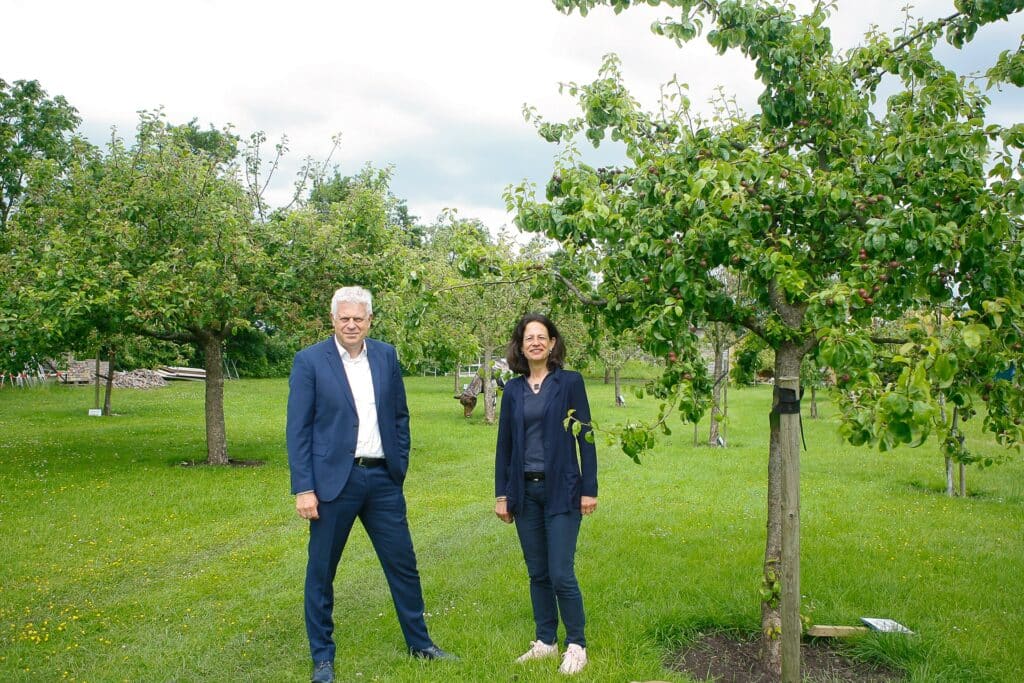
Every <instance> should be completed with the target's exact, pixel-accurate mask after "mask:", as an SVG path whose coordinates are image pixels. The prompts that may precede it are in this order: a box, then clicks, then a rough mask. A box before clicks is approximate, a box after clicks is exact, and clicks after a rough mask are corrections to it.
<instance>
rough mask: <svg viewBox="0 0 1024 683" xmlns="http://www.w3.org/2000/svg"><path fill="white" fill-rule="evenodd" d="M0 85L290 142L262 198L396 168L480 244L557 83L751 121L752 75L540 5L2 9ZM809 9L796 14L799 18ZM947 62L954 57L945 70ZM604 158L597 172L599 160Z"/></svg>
mask: <svg viewBox="0 0 1024 683" xmlns="http://www.w3.org/2000/svg"><path fill="white" fill-rule="evenodd" d="M3 4H4V9H3V11H2V16H3V22H4V27H3V29H2V30H0V78H3V79H4V80H7V81H8V82H10V81H14V80H18V79H36V80H39V81H40V82H41V83H42V85H43V87H44V88H45V89H46V90H47V92H48V93H49V94H50V95H63V96H64V97H65V98H67V100H68V101H69V102H70V103H71V104H72V105H73V106H75V107H76V108H77V109H78V111H79V113H80V114H81V116H82V119H83V123H82V130H83V132H84V133H85V134H86V135H87V136H88V137H89V138H90V139H91V140H93V142H95V143H97V144H100V143H102V142H103V141H104V140H106V139H108V138H109V135H110V130H111V127H116V128H117V129H118V131H119V133H120V134H121V135H123V136H125V137H131V136H132V134H133V131H134V127H135V124H136V122H137V120H138V117H137V113H136V112H137V111H139V110H142V109H156V108H158V107H163V108H164V110H165V111H166V113H167V116H168V118H169V120H170V121H171V122H172V123H184V122H187V121H189V120H192V119H193V118H197V119H198V120H199V123H200V125H202V126H203V127H206V126H208V125H209V124H214V125H215V126H218V127H220V126H222V125H224V124H232V125H233V126H234V127H235V129H236V131H237V132H239V133H241V134H243V135H248V134H249V133H251V132H253V131H256V130H262V131H264V132H265V133H266V134H267V137H268V140H269V141H270V142H271V143H273V142H275V141H277V140H278V139H279V138H280V136H281V135H282V134H285V135H287V136H288V139H289V147H290V150H291V151H290V153H289V156H288V157H287V160H286V161H287V164H286V166H285V170H284V172H283V173H282V174H280V175H279V177H278V182H277V183H276V184H275V187H274V191H273V193H272V194H271V195H270V200H271V202H272V203H275V202H279V201H283V200H284V198H285V197H286V195H287V193H288V188H289V187H290V185H291V182H292V181H293V179H294V171H295V168H296V167H297V165H298V164H299V163H300V162H301V160H302V159H303V158H304V157H306V156H309V155H312V156H314V157H318V158H323V157H324V156H325V155H326V154H327V153H328V151H329V149H330V146H331V142H330V141H331V137H332V135H333V134H335V133H341V134H342V145H341V148H340V149H339V150H338V152H336V153H335V156H334V160H335V161H336V162H337V163H338V165H339V168H340V170H341V172H342V173H344V174H349V173H354V172H356V171H357V170H358V169H359V168H361V167H362V166H363V165H364V164H366V163H367V162H369V163H372V164H373V165H374V166H378V167H381V166H385V165H393V167H394V179H393V183H392V189H393V191H394V193H395V194H396V195H397V196H399V197H402V198H405V199H407V200H408V203H409V208H410V210H411V212H412V213H413V214H414V215H417V216H419V217H420V219H421V220H422V221H424V222H430V221H432V220H434V218H436V217H437V215H438V214H439V213H440V211H441V210H442V209H444V208H446V207H450V208H455V209H457V210H458V212H459V214H460V215H461V216H464V217H476V218H479V219H481V220H483V221H484V222H485V223H486V224H487V225H488V226H489V227H491V228H492V229H497V228H499V227H501V226H502V225H503V224H506V223H508V222H509V217H508V216H507V215H506V213H505V209H504V203H503V201H502V199H501V193H502V190H503V189H504V187H505V186H506V185H508V184H510V183H517V182H519V181H521V180H522V179H523V178H527V179H529V180H532V181H534V182H539V183H543V182H544V181H545V180H546V178H547V177H548V176H549V175H550V172H551V163H552V158H553V154H554V151H555V150H554V148H553V147H552V146H551V145H549V144H547V143H544V142H543V141H541V140H540V139H539V138H538V137H537V135H536V133H535V131H534V130H533V128H532V127H531V126H530V125H529V124H528V123H526V122H525V121H524V120H523V116H522V107H523V105H524V104H530V105H532V106H535V107H536V108H537V109H538V110H539V112H540V113H541V114H542V115H543V116H544V117H545V118H547V119H549V120H558V119H564V118H566V117H568V116H571V115H573V114H575V113H576V110H575V108H574V104H573V102H572V101H571V100H570V99H569V98H568V97H563V96H561V95H559V93H558V83H559V82H564V81H577V82H589V81H590V80H593V79H594V77H595V76H596V73H597V69H598V67H599V66H600V63H601V59H602V56H603V55H604V54H606V53H608V52H616V53H617V54H618V55H619V56H620V57H621V59H622V63H623V71H624V74H625V78H626V82H627V85H628V87H629V88H630V89H631V91H632V92H633V94H634V96H636V97H637V98H638V99H640V100H641V101H642V102H644V103H645V104H646V105H648V106H653V105H654V103H655V102H656V99H657V94H658V86H659V84H661V83H664V82H666V81H668V80H669V79H671V78H672V77H673V75H677V76H678V78H679V80H681V81H683V82H685V83H688V84H689V86H690V94H691V98H692V101H693V102H694V104H695V105H699V106H701V107H702V108H706V107H705V105H704V103H705V102H706V101H707V100H708V99H709V98H710V97H711V96H712V95H713V93H714V89H715V88H716V87H717V86H722V87H723V88H724V89H725V91H726V92H727V93H730V94H733V95H735V96H736V97H737V99H738V100H739V101H740V102H741V104H742V103H745V104H747V105H748V110H749V109H752V108H753V107H752V103H753V101H754V99H755V98H756V95H757V88H756V84H755V83H754V82H753V80H752V78H751V74H752V67H751V65H750V63H748V62H745V61H744V60H743V59H742V57H740V56H738V55H737V54H735V53H730V54H727V55H725V56H718V55H716V54H715V53H714V52H713V51H712V50H711V49H710V48H709V47H708V46H707V44H706V42H704V40H703V39H702V38H700V39H697V40H696V41H694V42H693V43H691V44H690V45H688V46H686V47H685V48H683V49H679V48H677V47H676V46H675V44H674V43H672V42H671V41H669V40H667V39H665V38H660V37H658V36H654V35H653V34H651V33H650V30H649V26H650V24H651V21H652V20H653V19H655V18H659V17H662V16H665V15H666V14H667V13H668V9H669V8H648V7H643V8H635V9H631V10H629V11H627V12H625V13H623V14H621V15H618V16H616V15H614V14H613V13H612V12H611V11H608V10H607V9H606V8H599V9H598V10H595V11H593V12H591V14H590V15H588V16H587V17H586V18H582V17H580V16H579V15H578V14H574V15H572V16H565V15H563V14H560V13H559V12H557V11H556V10H555V9H554V7H553V5H552V4H551V2H550V0H434V1H433V2H427V1H426V0H359V1H358V2H355V1H352V0H333V1H328V0H291V1H290V2H283V1H281V0H277V1H275V2H267V1H264V0H247V1H245V2H243V1H241V0H237V1H236V0H177V1H176V2H161V3H156V2H147V1H146V0H123V1H108V0H92V1H91V2H83V1H82V0H4V3H3ZM805 4H806V3H805ZM904 4H906V3H905V2H903V1H902V0H840V2H839V13H838V14H837V15H836V16H835V17H833V19H832V20H831V22H830V27H831V28H832V31H833V37H834V41H835V43H836V44H838V45H841V46H846V47H848V46H852V45H854V44H856V43H857V42H859V38H860V36H862V35H863V33H864V31H865V30H867V28H868V27H869V26H870V25H871V24H872V23H876V24H878V25H879V26H880V27H881V28H882V29H889V28H892V27H893V26H896V25H898V24H902V15H901V13H900V11H899V9H898V8H899V7H900V6H901V5H904ZM914 4H915V6H916V9H915V14H917V15H919V16H924V17H929V18H931V17H937V16H944V15H947V14H949V13H951V12H952V4H953V3H952V0H919V1H918V2H916V3H914ZM1022 32H1024V18H1022V17H1020V16H1017V17H1015V18H1014V20H1013V21H1012V22H1011V23H1009V24H1007V23H1002V24H1000V25H997V26H993V27H990V28H988V29H987V30H985V31H984V32H983V33H982V34H981V36H980V40H977V41H976V45H974V46H973V47H972V48H971V49H969V50H967V51H966V52H964V53H955V51H953V50H951V49H949V48H947V50H946V53H948V54H950V55H953V59H955V61H956V65H957V68H958V70H960V71H961V72H963V73H969V72H971V71H974V70H978V69H982V68H984V67H986V66H988V65H989V64H991V62H992V60H993V57H994V55H995V54H997V53H998V51H999V50H1002V49H1006V48H1009V47H1015V46H1016V45H1017V43H1018V41H1019V40H1020V36H1021V33H1022ZM954 53H955V54H954ZM1011 90H1012V92H1007V93H1002V94H999V93H997V94H996V95H995V96H994V106H993V109H992V116H993V118H994V119H995V120H998V121H1000V122H1003V123H1006V122H1009V121H1011V120H1015V121H1020V120H1021V115H1020V112H1021V111H1024V98H1022V97H1021V93H1020V92H1019V91H1016V90H1014V89H1012V88H1011ZM609 155H614V151H613V150H605V151H603V152H601V153H600V155H599V156H595V157H594V160H595V161H600V160H603V159H608V158H611V157H610V156H609Z"/></svg>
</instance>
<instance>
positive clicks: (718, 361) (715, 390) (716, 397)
mask: <svg viewBox="0 0 1024 683" xmlns="http://www.w3.org/2000/svg"><path fill="white" fill-rule="evenodd" d="M724 347H725V345H724V344H723V343H722V337H721V335H719V334H716V335H715V370H714V375H713V376H712V378H711V379H712V381H713V382H714V384H713V385H711V431H710V432H709V433H708V445H709V446H711V447H712V448H718V447H719V446H723V445H725V444H724V443H722V442H721V434H720V433H719V432H720V428H719V421H720V420H721V416H722V412H721V407H722V382H724V381H725V376H724V373H725V372H726V369H725V363H726V361H725V348H724Z"/></svg>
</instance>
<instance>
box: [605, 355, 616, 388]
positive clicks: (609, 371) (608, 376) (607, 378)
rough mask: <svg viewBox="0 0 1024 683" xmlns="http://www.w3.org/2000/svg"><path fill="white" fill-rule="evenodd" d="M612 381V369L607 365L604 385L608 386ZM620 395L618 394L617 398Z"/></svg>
mask: <svg viewBox="0 0 1024 683" xmlns="http://www.w3.org/2000/svg"><path fill="white" fill-rule="evenodd" d="M611 380H612V368H611V366H610V365H608V364H607V363H605V365H604V383H605V384H608V383H609V382H611ZM617 395H618V394H616V396H617Z"/></svg>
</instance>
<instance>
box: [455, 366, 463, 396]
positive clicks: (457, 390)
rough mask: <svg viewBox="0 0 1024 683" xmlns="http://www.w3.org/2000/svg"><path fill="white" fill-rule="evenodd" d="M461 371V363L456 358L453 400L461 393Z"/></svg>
mask: <svg viewBox="0 0 1024 683" xmlns="http://www.w3.org/2000/svg"><path fill="white" fill-rule="evenodd" d="M461 369H462V361H461V360H460V359H458V358H456V359H455V398H458V397H459V394H461V393H462V382H460V381H459V380H460V379H462V378H461V377H459V372H460V371H461Z"/></svg>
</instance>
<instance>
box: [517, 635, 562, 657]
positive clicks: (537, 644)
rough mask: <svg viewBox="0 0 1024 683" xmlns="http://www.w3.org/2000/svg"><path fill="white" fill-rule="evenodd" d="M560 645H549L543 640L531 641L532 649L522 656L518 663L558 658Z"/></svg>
mask: <svg viewBox="0 0 1024 683" xmlns="http://www.w3.org/2000/svg"><path fill="white" fill-rule="evenodd" d="M557 656H558V645H557V644H555V645H548V644H547V643H545V642H544V641H542V640H531V641H530V649H529V650H527V651H526V652H525V653H524V654H522V655H520V656H519V657H518V658H517V659H516V661H517V662H529V661H531V660H534V659H545V658H546V657H557Z"/></svg>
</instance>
